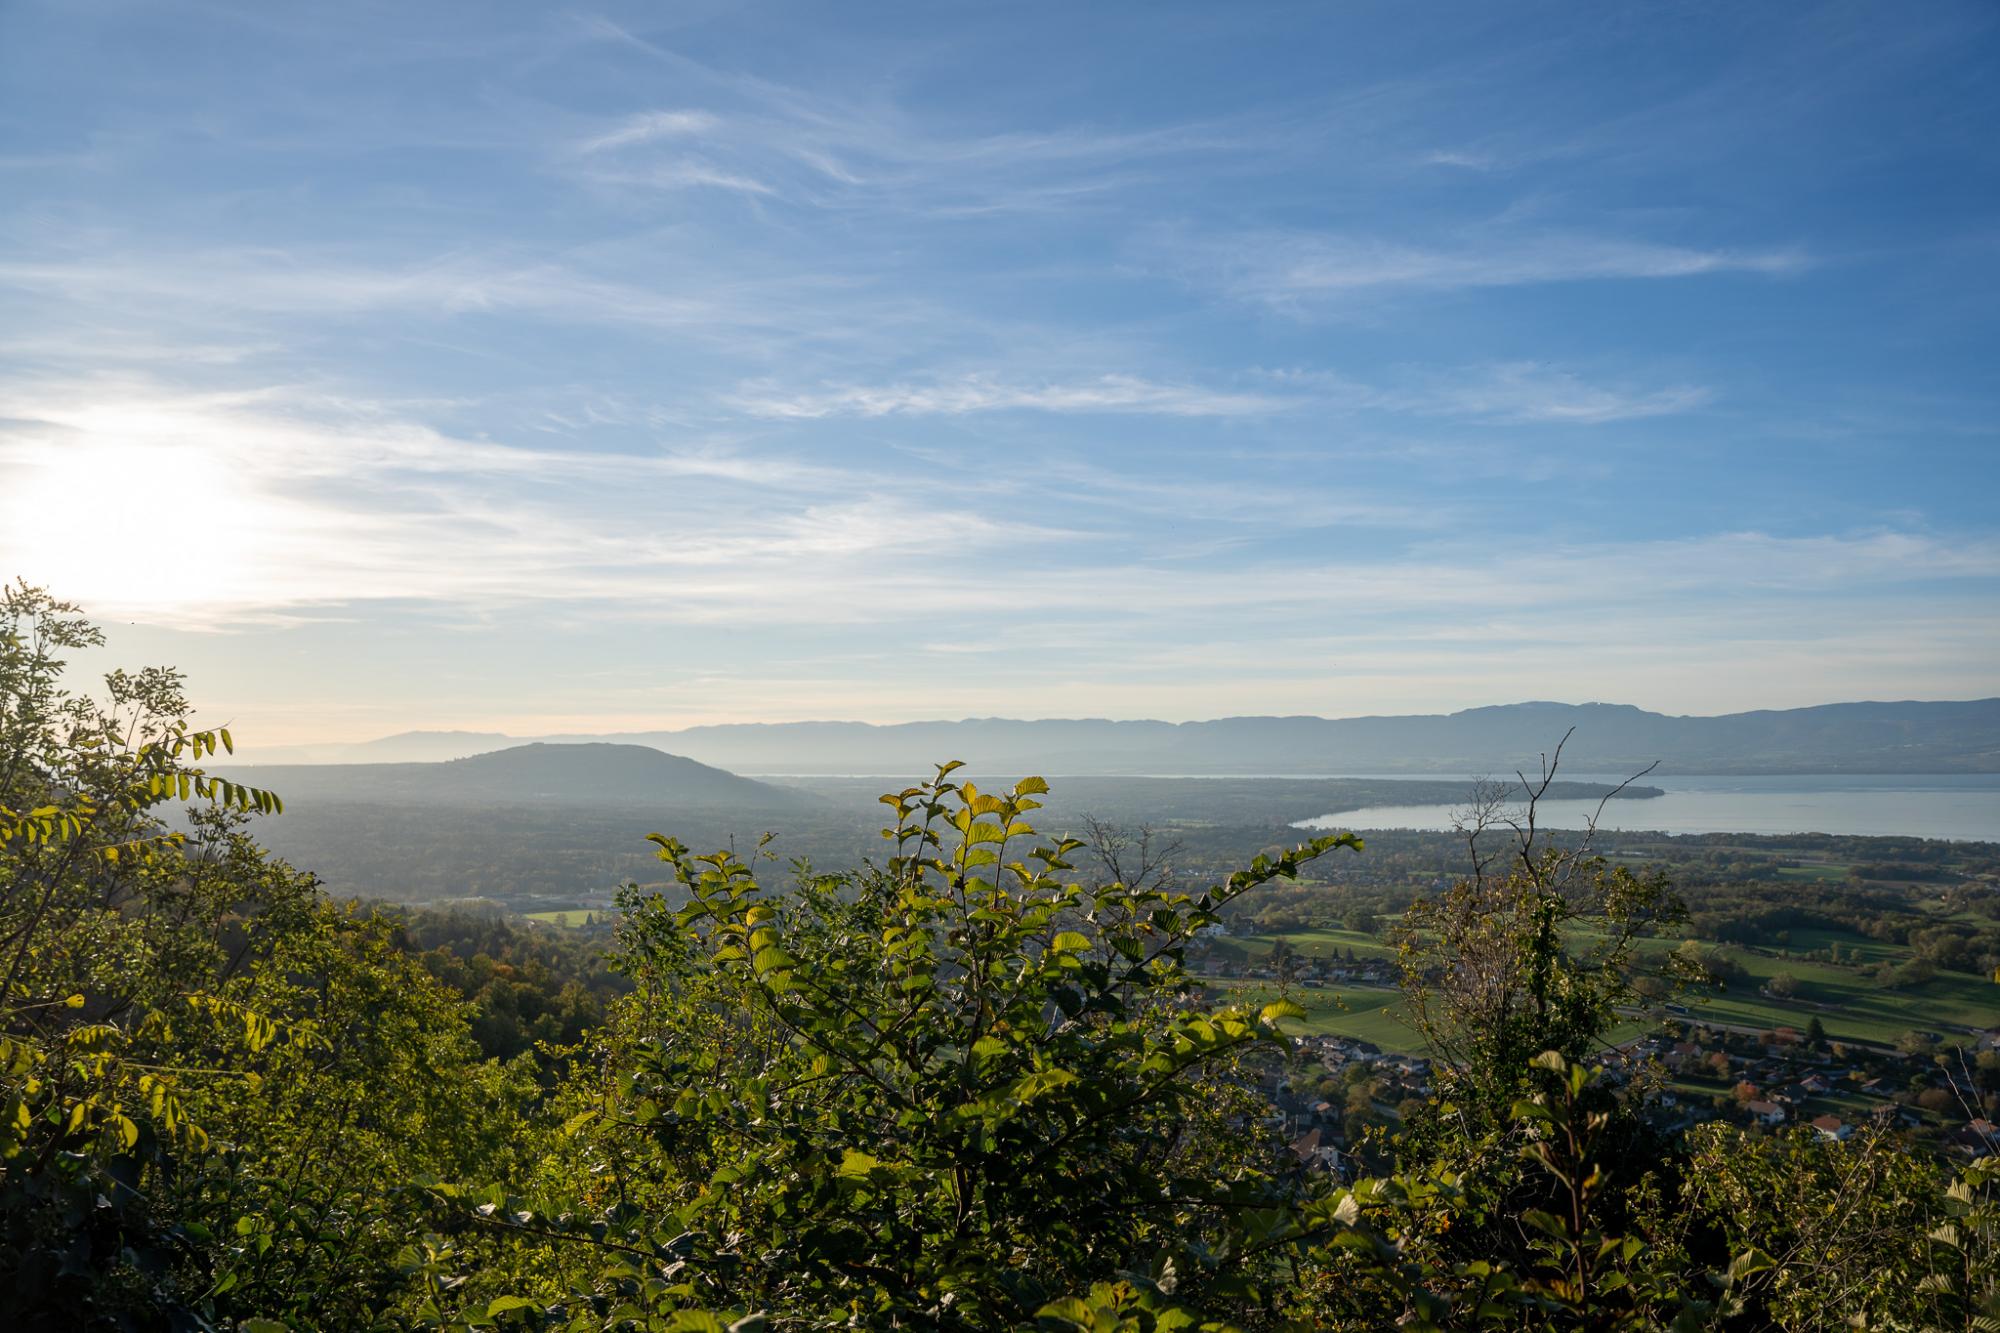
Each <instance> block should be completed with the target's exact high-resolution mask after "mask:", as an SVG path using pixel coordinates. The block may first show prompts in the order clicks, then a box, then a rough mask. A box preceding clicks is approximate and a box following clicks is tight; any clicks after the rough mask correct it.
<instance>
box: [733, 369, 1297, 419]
mask: <svg viewBox="0 0 2000 1333" xmlns="http://www.w3.org/2000/svg"><path fill="white" fill-rule="evenodd" d="M731 402H732V403H733V405H734V406H736V407H738V408H739V409H741V410H742V411H745V412H748V413H749V414H750V415H752V416H759V417H772V418H779V419H784V420H816V419H818V418H821V417H835V416H857V417H886V416H962V415H965V414H967V413H973V412H1005V411H1030V412H1108V413H1133V414H1139V415H1159V416H1177V417H1226V416H1261V415H1266V414H1269V413H1272V412H1283V411H1287V410H1289V409H1291V408H1294V407H1296V406H1298V405H1299V400H1298V399H1297V398H1296V397H1291V398H1287V397H1283V396H1280V395H1276V394H1267V393H1244V392H1232V391H1229V390H1218V389H1207V388H1201V387H1198V386H1195V385H1187V384H1173V383H1163V382H1160V381H1157V380H1150V379H1146V378H1144V377H1142V376H1137V375H1100V376H1097V377H1095V378H1092V379H1080V380H1068V381H1042V382H1024V381H1007V380H1001V379H997V378H993V377H989V376H984V375H968V376H964V377H961V378H957V379H933V380H928V381H923V382H910V383H895V384H884V385H860V384H846V385H829V386H822V387H820V388H817V389H810V390H805V391H795V390H788V389H784V388H781V387H779V386H777V385H775V384H773V383H770V382H763V383H751V384H746V385H743V386H741V387H740V388H739V389H738V390H737V391H736V393H735V394H734V395H733V396H732V398H731Z"/></svg>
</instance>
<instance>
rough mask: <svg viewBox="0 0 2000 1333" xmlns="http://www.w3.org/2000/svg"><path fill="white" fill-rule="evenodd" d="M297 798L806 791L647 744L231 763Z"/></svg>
mask: <svg viewBox="0 0 2000 1333" xmlns="http://www.w3.org/2000/svg"><path fill="white" fill-rule="evenodd" d="M232 776H234V777H236V778H237V779H238V780H240V781H243V782H246V783H249V784H251V785H254V786H268V787H270V788H272V789H274V790H277V791H280V792H282V793H283V794H284V796H285V799H286V800H287V801H289V802H291V803H293V804H295V805H305V804H307V803H310V802H315V801H340V802H346V801H360V800H367V801H377V800H379V801H391V802H414V803H418V804H465V805H496V804H535V805H550V804H555V805H565V804H575V805H595V804H599V803H602V802H604V801H609V800H615V801H617V802H618V803H619V804H621V805H624V806H633V805H660V806H670V807H680V808H687V807H695V808H703V809H708V808H717V807H732V808H738V809H754V810H771V811H776V810H791V809H797V808H799V807H800V806H801V804H803V803H807V802H810V801H811V798H810V797H808V796H806V795H804V794H803V793H800V792H797V791H793V790H789V789H787V788H783V787H775V786H772V785H770V784H769V783H763V782H756V781H753V780H752V779H750V778H745V777H738V776H737V775H736V774H734V773H729V772H725V771H724V770H722V769H719V768H712V767H710V766H709V765H707V764H701V763H697V762H695V761H694V760H692V759H687V758H683V757H682V756H680V755H677V754H665V753H662V752H661V751H660V750H658V749H655V748H653V747H651V746H646V745H615V744H609V743H605V742H593V743H588V744H573V745H564V744H542V743H535V744H530V745H516V746H513V747H512V748H509V749H505V750H497V751H494V752H492V753H489V754H479V755H473V756H470V757H468V758H463V759H452V760H448V761H445V762H441V763H397V764H257V765H246V766H244V767H242V768H238V769H234V770H232Z"/></svg>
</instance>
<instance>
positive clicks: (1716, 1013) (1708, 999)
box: [1680, 931, 2000, 1044]
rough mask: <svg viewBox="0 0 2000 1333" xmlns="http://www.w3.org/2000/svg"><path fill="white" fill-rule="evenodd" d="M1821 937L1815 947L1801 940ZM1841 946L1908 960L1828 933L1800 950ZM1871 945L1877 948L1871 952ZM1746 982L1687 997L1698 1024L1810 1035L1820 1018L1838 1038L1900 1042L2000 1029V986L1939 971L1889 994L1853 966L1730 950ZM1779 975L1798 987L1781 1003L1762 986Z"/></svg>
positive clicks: (1685, 1000)
mask: <svg viewBox="0 0 2000 1333" xmlns="http://www.w3.org/2000/svg"><path fill="white" fill-rule="evenodd" d="M1805 935H1810V936H1813V937H1814V938H1813V939H1812V940H1811V942H1810V943H1808V942H1807V941H1806V940H1803V939H1800V938H1799V937H1800V936H1805ZM1836 939H1837V940H1838V941H1839V942H1840V944H1841V947H1842V948H1843V949H1845V948H1852V947H1854V946H1856V945H1860V946H1861V947H1862V949H1863V951H1864V952H1865V953H1869V954H1870V955H1871V956H1872V957H1874V958H1878V959H1882V960H1895V959H1900V958H1904V957H1907V956H1908V955H1907V953H1905V951H1903V950H1901V949H1898V948H1896V947H1895V946H1893V945H1888V946H1883V945H1879V944H1877V943H1876V942H1875V941H1871V940H1865V939H1862V938H1860V937H1859V936H1851V935H1849V936H1842V935H1837V934H1833V933H1831V932H1827V931H1799V932H1797V933H1796V934H1795V935H1794V936H1793V943H1794V945H1795V946H1802V947H1809V948H1814V949H1822V948H1825V947H1826V946H1827V944H1829V943H1831V942H1833V941H1834V940H1836ZM1871 946H1872V948H1871ZM1730 952H1731V953H1732V954H1733V955H1734V956H1735V957H1736V959H1737V960H1738V961H1739V962H1740V963H1742V965H1743V969H1744V971H1745V972H1746V973H1748V976H1747V977H1744V978H1739V979H1736V980H1733V981H1732V982H1731V983H1730V987H1729V989H1728V990H1727V991H1724V992H1722V993H1720V994H1705V995H1703V994H1697V995H1691V996H1684V997H1682V999H1681V1001H1680V1002H1681V1003H1683V1004H1685V1005H1687V1007H1688V1008H1689V1009H1690V1010H1692V1011H1693V1015H1694V1017H1696V1018H1697V1019H1706V1020H1709V1021H1711V1022H1717V1023H1732V1024H1738V1025H1742V1026H1747V1027H1757V1028H1773V1027H1779V1026H1787V1027H1794V1028H1799V1029H1803V1028H1804V1027H1805V1026H1806V1025H1807V1024H1808V1023H1810V1022H1811V1021H1812V1020H1813V1019H1814V1018H1815V1017H1817V1018H1818V1019H1819V1021H1820V1024H1821V1026H1822V1027H1824V1028H1825V1029H1826V1033H1827V1035H1828V1036H1829V1037H1831V1038H1834V1039H1836V1040H1838V1039H1841V1038H1847V1039H1851V1040H1856V1041H1866V1042H1877V1043H1885V1044H1886V1043H1893V1042H1894V1041H1895V1040H1896V1038H1897V1037H1899V1036H1901V1035H1902V1034H1903V1033H1905V1032H1909V1031H1912V1030H1916V1031H1923V1032H1936V1033H1940V1034H1949V1033H1951V1032H1952V1031H1953V1030H1954V1029H1962V1028H1987V1027H1992V1026H1994V1025H1996V1024H2000V985H1995V984H1994V983H1993V982H1992V981H1991V980H1989V979H1987V978H1984V977H1977V976H1973V975H1971V974H1970V973H1966V972H1939V973H1938V974H1937V976H1936V977H1934V978H1933V979H1932V980H1930V981H1927V982H1925V983H1924V984H1922V985H1920V986H1911V987H1909V988H1907V989H1903V990H1893V991H1892V990H1885V989H1883V988H1882V987H1880V986H1877V985H1876V984H1875V983H1874V982H1873V981H1871V980H1869V979H1868V978H1866V977H1864V976H1862V975H1861V973H1860V972H1859V971H1858V970H1856V969H1854V968H1851V967H1845V966H1834V965H1832V964H1830V963H1809V962H1805V961H1802V960H1800V959H1797V958H1774V957H1770V956H1768V955H1765V954H1759V953H1753V952H1751V951H1749V950H1747V949H1734V950H1731V951H1730ZM1780 972H1789V973H1791V974H1792V976H1793V977H1794V978H1796V979H1797V980H1798V982H1799V993H1798V994H1797V995H1795V996H1793V997H1791V998H1790V999H1782V1000H1781V999H1777V998H1775V997H1772V996H1768V995H1764V994H1761V993H1759V990H1758V988H1759V986H1761V985H1762V984H1763V983H1764V982H1765V981H1768V980H1769V979H1770V978H1771V977H1774V976H1776V975H1777V974H1778V973H1780Z"/></svg>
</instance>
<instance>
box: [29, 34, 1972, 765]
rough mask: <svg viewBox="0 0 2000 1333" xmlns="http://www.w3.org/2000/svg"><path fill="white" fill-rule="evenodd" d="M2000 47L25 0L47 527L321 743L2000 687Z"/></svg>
mask: <svg viewBox="0 0 2000 1333" xmlns="http://www.w3.org/2000/svg"><path fill="white" fill-rule="evenodd" d="M1995 68H2000V10H1996V9H1995V8H1994V7H1993V6H1991V5H1989V4H1985V3H1965V4H1953V3H1949V2H1946V0H1940V2H1938V3H1927V4H1924V5H1921V6H1880V5H1812V4H1803V3H1801V4H1787V5H1762V6H1743V5H1726V4H1714V5H1707V4H1676V5H1640V4H1631V5H1626V4H1609V5H1590V6H1577V5H1569V4H1564V5H1553V4H1552V5H1530V4H1510V5H1490V4H1467V5H1460V6H1443V5H1439V6H1408V5H1401V4H1388V3H1383V4H1339V5H1326V4H1320V5H1278V4H1271V5H1257V4H1242V5H1213V4H1198V5H1172V4H1152V3H1148V4H1130V5H1111V4H1105V5H1075V4H1060V5H1049V6H1029V5H1002V6H985V5H959V4H943V5H940V4H924V5H911V6H889V5H842V6H825V5H796V6H789V5H738V4H715V5H700V4H688V5H673V6H668V5H616V4H614V5H603V6H596V7H589V6H586V7H579V8H561V7H559V6H554V5H528V4H521V5H505V4H490V3H482V4H452V3H426V4H421V5H408V4H373V3H346V4H341V5H314V6H307V5H292V4H270V3H258V4H225V3H205V4H171V3H169V4H161V3H147V4H120V3H101V2H99V0H61V2H60V3H55V2H54V0H12V3H9V4H8V5H6V6H4V7H0V468H4V475H5V476H6V478H7V485H6V487H5V489H4V491H0V570H6V571H11V572H19V573H21V574H25V575H27V576H28V577H30V578H31V579H34V580H37V581H43V582H47V583H49V584H51V585H52V586H53V587H54V588H55V589H56V590H57V591H59V592H63V593H66V594H68V595H70V596H73V597H75V598H78V599H80V600H83V601H85V602H86V603H87V604H88V605H89V606H91V607H92V608H93V609H94V610H96V611H97V612H99V613H100V614H101V615H102V616H103V617H104V618H105V619H106V620H107V621H108V622H110V624H111V626H112V628H113V631H114V633H113V641H112V655H113V656H115V657H116V658H118V659H119V660H121V661H128V662H129V661H135V660H161V661H172V662H177V663H179V664H181V665H183V666H185V667H187V668H188V669H189V670H190V671H191V672H192V673H193V675H194V679H195V685H196V693H197V696H198V697H199V699H200V700H201V701H202V702H203V704H204V705H205V706H206V708H207V710H208V712H209V713H210V715H212V716H213V715H217V714H220V715H226V716H229V717H231V718H233V719H234V720H235V721H236V723H237V724H238V725H239V727H240V728H241V729H243V730H244V731H245V732H246V733H248V734H249V735H251V736H253V737H257V738H259V739H265V740H268V741H270V742H272V743H285V742H294V741H304V740H332V739H353V738H361V737H366V736H370V735H376V734H381V733H383V732H387V731H393V730H398V729H401V728H404V727H410V726H465V727H482V728H483V727H497V728H501V729H508V730H514V731H537V730H555V729H578V730H608V729H618V728H626V727H635V726H653V725H679V724H684V723H690V722H700V721H715V720H733V719H787V718H803V717H858V718H867V719H874V720H898V719H905V718H914V717H936V716H968V715H985V714H1006V715H1015V716H1022V715H1028V716H1054V715H1098V716H1117V717H1132V716H1157V717H1168V718H1190V717H1212V716H1219V715H1226V714H1234V713H1249V712H1257V713H1289V712H1313V713H1321V714H1326V715H1333V716H1340V715H1349V714H1356V713H1369V712H1403V711H1417V712H1427V711H1441V710H1447V709H1453V708H1460V707H1466V706H1472V705H1478V704H1486V703H1497V702H1506V701H1512V700H1518V699H1524V698H1558V699H1570V700H1584V699H1612V700H1618V701H1626V702H1634V703H1639V704H1641V705H1644V706H1648V707H1655V708H1660V709H1663V710H1666V711H1673V712H1701V713H1707V712H1722V711H1730V710H1735V709H1740V708H1754V707H1786V706H1796V705H1802V704H1810V703H1818V702H1825V701H1830V700H1834V699H1848V698H1911V697H1914V698H1964V697H1974V696H1982V695H1991V694H1994V693H1996V692H2000V670H1997V669H1996V667H1995V663H1996V662H1997V661H2000V615H1996V611H2000V503H1996V494H2000V484H1996V483H2000V455H1997V454H1996V449H2000V413H1996V406H2000V375H1996V373H1995V365H1996V361H1997V360H2000V358H1996V349H2000V315H1996V313H1995V312H1996V310H2000V299H1996V298H2000V283H1997V282H1996V277H2000V135H1996V134H1995V133H1994V127H1995V126H1996V125H2000V91H1996V87H2000V85H1996V82H1995V81H1994V80H1993V78H1992V77H1991V71H1992V70H1993V69H1995ZM176 552H178V553H180V554H178V555H176V554H175V553H176Z"/></svg>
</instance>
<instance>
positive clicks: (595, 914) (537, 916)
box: [527, 907, 611, 928]
mask: <svg viewBox="0 0 2000 1333" xmlns="http://www.w3.org/2000/svg"><path fill="white" fill-rule="evenodd" d="M610 915H611V912H610V909H608V908H603V907H578V908H572V909H570V910H568V911H563V912H529V913H528V914H527V916H528V920H530V921H539V922H541V923H542V924H543V925H547V926H564V927H570V928H574V927H579V926H587V925H589V924H590V923H591V921H592V920H593V919H596V920H600V921H601V920H603V919H605V918H606V917H608V916H610Z"/></svg>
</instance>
